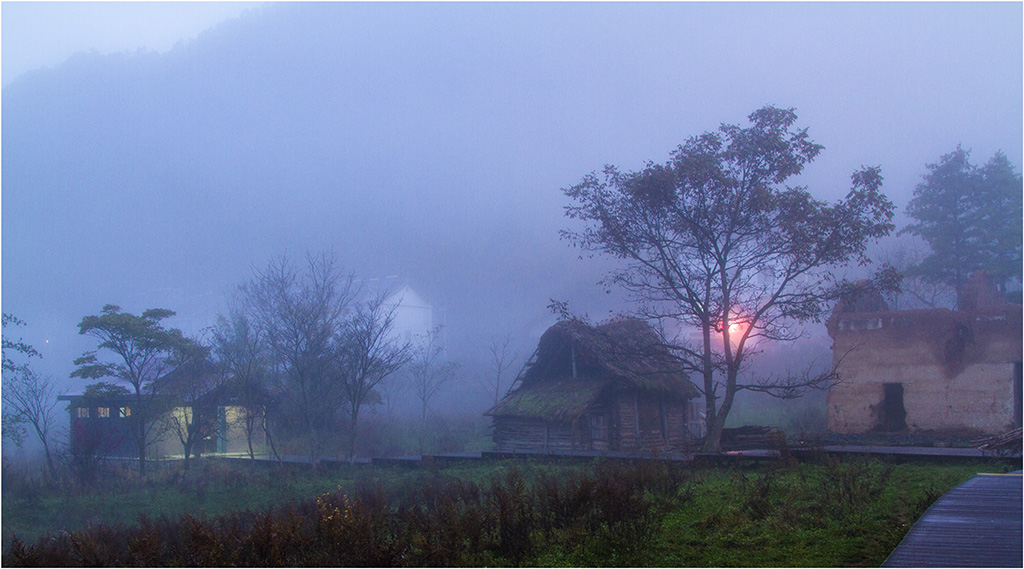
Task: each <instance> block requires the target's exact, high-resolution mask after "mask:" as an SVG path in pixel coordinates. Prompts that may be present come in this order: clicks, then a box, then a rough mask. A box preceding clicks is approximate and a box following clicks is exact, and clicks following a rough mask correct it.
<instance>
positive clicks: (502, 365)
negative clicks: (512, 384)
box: [481, 334, 519, 406]
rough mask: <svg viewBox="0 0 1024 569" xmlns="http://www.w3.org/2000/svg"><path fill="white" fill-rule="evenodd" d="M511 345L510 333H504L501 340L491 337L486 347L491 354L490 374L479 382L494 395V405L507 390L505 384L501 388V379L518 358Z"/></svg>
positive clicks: (502, 383)
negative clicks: (503, 387) (489, 343)
mask: <svg viewBox="0 0 1024 569" xmlns="http://www.w3.org/2000/svg"><path fill="white" fill-rule="evenodd" d="M511 346H512V334H506V335H505V338H504V339H503V340H502V341H501V342H499V341H498V339H497V338H491V345H490V346H489V347H488V350H489V351H490V354H491V375H490V376H487V377H486V378H485V379H483V380H482V381H481V383H483V385H484V387H485V388H486V389H487V391H488V393H489V394H491V395H493V396H494V405H495V406H497V405H498V402H499V401H500V400H501V396H502V395H504V393H505V392H506V391H508V387H507V386H506V388H505V389H504V390H502V389H501V388H502V386H503V385H505V383H504V382H503V381H502V380H503V378H504V377H505V374H506V372H508V371H509V370H510V369H512V366H513V365H515V363H516V360H517V359H519V353H518V352H516V351H513V350H512V348H511Z"/></svg>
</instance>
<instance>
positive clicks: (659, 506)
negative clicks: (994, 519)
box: [2, 456, 1004, 567]
mask: <svg viewBox="0 0 1024 569" xmlns="http://www.w3.org/2000/svg"><path fill="white" fill-rule="evenodd" d="M197 466H200V468H202V469H204V470H203V472H202V476H200V477H196V479H195V480H202V481H197V482H189V483H186V484H185V485H176V484H173V482H172V483H170V484H168V482H169V481H171V480H173V478H171V477H169V476H168V477H167V479H166V480H165V479H163V478H162V477H161V476H160V475H159V474H158V475H156V476H154V477H152V478H151V479H150V480H146V481H138V480H135V481H131V480H129V482H128V487H129V489H128V490H125V491H116V490H115V489H114V488H109V489H106V490H102V491H100V492H99V493H97V494H95V495H89V494H81V495H77V494H76V493H75V492H73V491H68V492H64V493H63V494H61V493H59V492H57V493H54V495H48V493H38V494H37V495H34V496H33V495H17V496H9V495H8V494H9V493H8V491H7V490H8V488H7V482H8V481H7V480H6V479H5V492H4V496H3V516H4V519H3V521H4V524H3V525H4V534H5V542H6V541H7V539H8V538H9V536H10V535H12V534H17V535H18V539H17V540H13V539H12V540H11V542H10V543H11V545H5V550H4V555H3V560H2V561H3V564H4V565H6V566H16V565H31V564H37V565H84V564H99V565H127V564H131V565H138V564H143V565H210V566H219V565H246V566H253V565H273V566H282V565H289V566H319V565H329V566H344V565H362V566H392V565H401V566H410V565H412V566H435V565H444V566H491V565H506V566H512V565H526V566H625V565H630V566H643V565H657V566H702V567H708V566H710V567H715V566H861V565H875V566H877V565H879V564H880V563H881V562H882V561H883V560H884V559H885V557H886V556H887V555H888V553H889V552H890V551H891V550H892V549H893V547H895V546H896V545H897V544H898V543H899V541H900V539H902V537H903V535H904V534H905V533H906V531H907V530H908V529H909V526H910V525H911V524H912V523H913V522H914V520H916V518H917V517H918V516H919V515H920V514H921V513H922V512H923V511H924V510H925V509H926V508H927V507H928V505H930V503H931V502H932V501H933V500H934V499H935V498H937V497H938V496H940V495H942V494H943V493H945V492H946V491H948V490H949V489H950V488H952V487H953V486H955V485H956V484H959V483H960V482H962V481H963V480H966V479H967V478H969V477H970V476H971V475H973V474H975V473H977V472H983V471H988V472H1000V471H1003V470H1004V467H1003V466H1002V465H1000V464H998V463H991V462H976V463H966V464H964V463H957V464H951V463H948V462H937V461H930V462H919V463H915V464H888V463H885V462H881V461H877V460H870V459H850V460H840V459H836V458H833V457H829V456H823V457H821V458H820V459H819V460H818V461H815V462H808V463H797V462H795V461H792V460H779V461H775V462H773V463H764V464H753V463H748V464H743V465H734V466H733V467H730V468H712V467H705V466H701V465H694V464H685V465H679V464H667V463H662V462H656V461H642V462H638V463H611V462H601V461H597V462H594V463H586V464H575V465H570V464H549V465H539V464H529V463H510V462H499V463H466V464H462V465H459V466H453V467H447V468H420V469H414V470H406V471H397V470H391V469H380V468H362V469H360V468H358V467H352V468H349V467H344V468H341V469H339V470H336V471H331V472H326V473H320V474H314V473H309V472H305V471H301V470H297V469H272V468H269V469H268V468H265V469H258V470H249V469H245V468H239V467H231V466H228V465H226V464H224V463H223V462H220V461H203V462H202V463H201V464H200V465H197ZM29 494H31V493H29ZM54 514H60V517H59V518H58V519H59V520H60V522H59V523H54V522H53V517H52V516H54Z"/></svg>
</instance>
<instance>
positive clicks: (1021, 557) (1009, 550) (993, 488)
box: [882, 472, 1024, 567]
mask: <svg viewBox="0 0 1024 569" xmlns="http://www.w3.org/2000/svg"><path fill="white" fill-rule="evenodd" d="M1022 489H1024V479H1022V478H1021V473H1020V472H1016V473H1013V474H979V475H977V476H975V477H973V478H971V479H970V480H968V481H967V482H964V483H963V484H961V485H959V486H957V487H956V488H954V489H952V490H950V491H949V492H947V493H946V494H945V495H943V496H942V497H941V498H939V499H938V500H936V502H935V503H934V504H932V506H931V507H930V508H928V510H927V511H926V512H925V513H924V515H922V516H921V519H919V520H918V521H917V523H915V524H914V527H912V528H910V531H909V532H908V533H907V535H906V537H904V538H903V541H902V542H901V543H900V544H899V546H898V547H897V548H896V549H894V550H893V552H892V553H891V554H890V555H889V558H888V559H886V560H885V563H883V564H882V566H883V567H1024V550H1022V544H1024V508H1022V504H1024V490H1022Z"/></svg>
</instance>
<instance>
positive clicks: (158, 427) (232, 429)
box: [58, 383, 266, 458]
mask: <svg viewBox="0 0 1024 569" xmlns="http://www.w3.org/2000/svg"><path fill="white" fill-rule="evenodd" d="M105 385H106V387H108V388H109V387H114V386H110V385H109V384H105ZM58 399H59V400H61V401H67V402H68V413H69V414H70V445H71V452H72V454H85V455H93V456H105V457H113V458H138V449H137V447H136V441H135V437H134V434H133V433H134V431H133V429H134V428H135V427H136V425H137V423H136V421H138V419H139V417H140V416H141V415H146V416H148V423H147V425H146V429H147V433H148V436H147V440H149V441H151V443H150V445H149V446H148V448H147V457H148V458H165V457H174V456H181V455H183V453H184V445H183V443H182V441H181V437H180V436H179V429H180V426H181V425H182V423H183V420H185V419H187V420H188V421H189V422H191V420H192V419H193V417H195V416H196V415H195V413H197V412H198V411H200V409H197V408H196V406H199V405H201V406H202V409H201V417H202V419H201V421H200V422H201V423H202V424H201V425H200V426H199V429H200V433H201V437H200V438H201V440H199V441H198V442H197V444H196V446H195V447H194V449H193V452H194V453H200V454H204V455H205V454H243V453H247V452H248V449H249V441H248V438H247V436H246V428H245V424H246V419H247V418H248V419H252V418H253V415H254V413H253V412H250V411H248V410H247V409H246V408H245V407H244V406H242V405H239V404H238V401H237V399H238V398H237V397H236V396H234V394H233V393H232V386H231V384H230V383H229V384H226V385H224V386H222V387H221V388H219V389H217V390H215V391H212V392H211V393H210V394H209V396H208V397H205V398H204V399H203V401H202V402H197V403H194V404H193V405H183V404H181V402H180V400H178V399H176V398H173V397H170V396H167V395H157V396H145V397H144V398H143V401H144V404H145V405H148V406H149V410H150V412H149V413H142V414H140V413H139V409H138V407H137V406H138V405H139V401H138V399H136V397H135V396H134V395H132V394H130V393H127V392H126V391H124V392H122V391H121V390H116V389H102V390H95V389H86V392H85V393H83V394H81V395H63V396H61V397H59V398H58ZM256 420H257V421H260V420H262V417H259V416H257V417H256ZM265 448H266V436H265V434H264V433H263V431H262V429H255V430H254V437H253V450H254V452H256V453H260V454H262V453H263V452H265Z"/></svg>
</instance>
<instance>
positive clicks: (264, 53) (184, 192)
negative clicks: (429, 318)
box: [2, 3, 1024, 414]
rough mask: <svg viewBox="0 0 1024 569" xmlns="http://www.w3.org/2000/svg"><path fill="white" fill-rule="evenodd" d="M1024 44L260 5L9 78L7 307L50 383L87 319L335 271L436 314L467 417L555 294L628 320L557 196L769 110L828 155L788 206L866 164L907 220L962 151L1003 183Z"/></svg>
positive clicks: (832, 22) (885, 26) (898, 30)
mask: <svg viewBox="0 0 1024 569" xmlns="http://www.w3.org/2000/svg"><path fill="white" fill-rule="evenodd" d="M9 7H10V4H5V5H4V6H3V11H4V19H3V34H4V38H5V39H4V50H5V51H6V50H7V48H8V44H7V41H8V36H9V30H10V29H11V28H14V27H17V26H18V25H19V23H20V22H21V20H19V19H17V18H16V17H13V16H12V17H8V9H9ZM22 9H28V8H22ZM15 16H16V14H15ZM1020 21H1021V6H1020V4H1014V3H1006V4H1003V3H995V4H974V3H968V4H959V3H942V4H919V3H912V4H878V3H866V4H845V3H844V4H833V3H829V4H806V3H794V4H775V3H763V4H762V3H754V4H748V3H742V4H731V3H708V4H705V3H693V4H691V3H656V4H632V3H625V4H620V3H595V4H589V3H568V4H544V3H524V4H518V3H513V4H505V3H500V4H495V3H480V4H462V3H444V4H431V3H422V4H421V3H414V4H406V3H382V4H377V3H294V4H293V3H282V4H267V5H262V6H260V7H257V8H255V9H252V10H249V11H246V12H245V13H244V14H242V15H241V16H240V17H237V18H233V19H229V20H227V21H224V22H221V23H219V24H217V25H215V26H213V27H212V28H210V29H208V30H207V31H205V32H203V33H201V34H199V35H198V37H196V38H194V39H185V40H184V41H181V42H179V43H178V44H177V45H174V47H172V48H169V49H166V50H163V51H159V52H157V51H150V50H139V51H130V52H123V53H113V54H100V53H98V52H93V53H75V54H74V55H71V56H70V57H69V58H68V59H67V60H66V61H63V62H61V63H59V64H57V65H54V66H50V67H44V68H38V69H31V70H29V71H26V72H24V73H21V74H19V75H18V76H16V77H10V76H8V74H7V72H6V70H5V73H4V77H3V89H2V212H3V213H2V216H3V217H2V263H3V264H2V271H3V272H2V285H3V289H2V293H3V296H2V302H3V312H5V313H10V314H14V315H16V316H17V317H18V318H20V319H22V320H24V321H25V322H26V323H27V326H25V327H24V328H21V329H18V330H16V332H17V333H18V335H20V336H21V337H23V338H24V340H25V341H26V342H27V343H29V344H31V345H33V346H34V347H35V348H36V349H38V350H39V352H40V353H41V354H42V356H43V357H42V359H40V360H36V361H34V362H33V367H35V368H36V369H38V370H39V371H41V372H43V373H47V374H52V375H54V376H57V377H59V378H61V379H64V378H68V376H69V373H70V372H71V371H72V370H73V369H74V366H73V365H72V360H73V359H74V358H75V357H77V356H78V355H80V354H81V353H82V352H83V351H85V350H87V349H92V348H93V347H94V346H95V343H94V342H90V341H89V340H88V339H86V338H83V337H80V336H79V335H78V333H77V332H78V330H77V324H78V323H79V321H80V320H81V319H82V317H83V316H85V315H87V314H97V313H98V312H99V310H100V309H101V307H102V306H103V305H105V304H107V303H113V304H117V305H119V306H121V307H123V308H124V310H126V311H129V312H133V313H140V312H141V311H143V310H145V309H148V308H154V307H159V308H167V309H170V310H174V311H176V312H177V315H176V316H175V317H173V318H171V319H169V320H168V321H167V325H168V326H171V327H177V328H180V329H182V330H183V331H184V332H186V333H196V332H198V331H199V330H201V329H203V328H205V327H207V326H210V325H212V324H213V323H214V321H215V318H216V316H217V314H218V313H223V312H224V311H225V310H226V306H227V304H226V302H227V299H228V298H229V296H230V295H231V294H232V293H233V291H234V290H235V289H236V288H237V286H238V285H239V284H241V283H243V282H244V281H246V280H247V279H249V278H250V277H251V276H252V272H253V270H254V268H261V267H263V266H265V265H266V263H267V262H268V261H269V260H270V259H273V258H276V257H279V256H281V255H288V256H291V257H293V258H302V257H303V256H304V255H306V253H307V252H331V253H333V254H334V255H335V257H336V258H337V260H338V262H339V264H340V265H341V266H342V267H343V268H344V269H345V270H346V271H349V272H351V273H353V274H355V275H356V276H357V277H358V278H361V279H375V278H376V279H383V278H388V277H397V280H398V281H401V282H404V283H407V284H408V285H409V286H410V287H412V288H413V289H414V290H415V291H416V292H417V293H418V294H419V295H420V296H422V297H423V299H425V300H426V301H427V302H429V303H431V304H432V305H433V306H434V307H435V308H436V309H438V310H439V314H441V315H442V318H443V323H444V325H445V331H446V342H447V349H448V356H449V357H450V358H451V359H452V360H455V361H459V362H461V367H460V378H459V380H458V381H456V382H453V383H451V384H450V385H449V386H448V387H447V388H446V391H445V393H444V394H443V396H442V397H439V399H438V404H437V405H436V409H435V410H444V409H448V408H457V409H459V410H461V411H464V412H468V413H470V414H478V413H480V412H482V411H484V410H485V409H486V408H487V407H488V400H489V395H488V393H487V390H486V387H482V386H481V381H480V379H479V375H481V374H485V373H486V372H487V370H488V365H489V364H488V358H489V354H488V346H489V345H490V343H491V341H492V340H493V339H499V340H500V339H502V338H505V337H506V336H510V337H511V338H512V347H513V348H514V351H516V352H517V353H518V354H519V355H520V360H524V359H525V358H526V357H528V356H529V354H530V353H531V352H532V351H533V349H534V347H535V346H536V343H537V340H538V338H539V337H540V334H541V333H542V332H543V331H544V330H545V329H546V328H547V327H548V326H550V325H551V324H552V323H554V322H555V320H556V315H555V314H553V313H552V311H551V310H549V309H548V308H547V306H548V304H549V303H550V301H551V300H552V299H554V300H559V301H566V302H568V303H569V306H570V308H571V309H572V310H573V311H576V312H578V313H581V314H583V313H585V314H587V315H589V317H590V318H591V319H593V320H601V319H602V318H605V317H606V316H608V315H609V314H611V313H614V312H619V311H628V310H629V309H630V305H629V304H628V303H626V302H625V300H624V295H623V294H622V293H621V292H620V291H618V290H615V289H606V288H605V287H602V286H599V285H598V284H597V282H598V281H599V280H600V279H601V277H602V276H603V275H604V274H605V273H606V271H607V270H608V269H609V268H610V267H611V261H609V260H608V259H604V258H600V257H595V258H590V257H588V256H586V255H584V256H581V255H580V252H579V251H577V250H574V249H572V248H571V247H570V246H569V244H568V243H567V242H565V241H563V240H561V239H560V238H559V233H558V232H559V230H560V229H564V228H566V227H569V226H570V221H569V220H566V219H565V217H564V215H563V207H564V206H566V205H567V200H566V197H565V196H564V195H563V194H562V192H561V191H560V190H561V189H562V188H566V187H569V186H571V185H573V184H576V183H578V182H579V180H580V179H581V177H582V176H584V175H585V174H587V173H589V172H592V171H595V170H600V169H601V168H603V167H604V165H605V164H615V165H618V166H619V167H620V168H622V169H625V170H633V169H637V168H640V167H642V166H643V164H644V163H645V161H648V160H652V161H655V162H662V161H664V160H666V159H667V158H668V155H669V153H670V151H671V150H673V149H674V148H675V147H676V146H677V145H679V144H681V143H682V142H684V140H685V139H686V138H688V137H690V136H693V135H697V134H699V133H701V132H704V131H708V130H713V129H715V128H717V127H718V126H719V125H720V124H721V123H741V122H743V121H744V119H745V117H746V116H747V115H748V114H749V113H750V112H752V111H754V110H755V109H757V108H760V107H762V106H764V105H768V104H774V105H778V106H780V107H783V108H789V107H792V108H795V109H796V112H797V114H798V116H799V121H798V125H799V126H800V127H806V128H808V129H809V133H810V135H811V137H812V138H813V140H814V141H816V142H818V143H820V144H822V145H824V147H825V148H824V151H823V152H822V153H821V155H820V156H819V157H818V158H817V160H815V161H814V162H813V163H812V164H810V165H809V166H808V168H807V169H806V170H805V171H804V173H803V174H802V175H801V177H800V180H799V182H800V184H802V185H806V186H807V187H808V189H809V191H810V192H811V193H812V194H813V195H814V196H815V197H817V198H818V199H824V200H835V199H839V198H841V197H843V196H844V195H845V192H846V191H847V190H848V189H849V180H850V174H851V172H853V171H854V170H856V169H858V168H860V167H862V166H875V165H880V166H881V170H882V175H883V176H884V179H885V182H884V186H883V191H884V192H885V193H886V194H887V195H888V196H889V197H890V199H891V200H892V201H893V202H894V203H895V204H896V205H897V208H898V210H897V211H898V213H897V226H902V225H903V224H904V219H903V217H902V212H901V211H900V209H899V208H902V207H903V206H905V205H906V203H907V202H908V201H909V199H910V198H911V195H912V191H913V188H914V186H915V185H916V184H917V183H919V182H920V180H921V176H922V175H923V174H924V173H925V164H927V163H932V162H935V161H936V160H938V158H939V157H940V156H941V155H942V154H944V153H947V152H950V151H951V150H952V149H954V148H956V146H957V145H958V144H962V145H963V146H964V148H967V149H970V150H971V151H972V153H973V154H972V156H973V157H974V158H975V159H976V160H975V161H976V162H977V163H983V162H984V161H985V160H987V159H988V158H989V157H990V156H992V155H993V154H994V153H995V152H997V151H1002V152H1004V153H1005V154H1006V155H1007V156H1008V157H1009V160H1010V162H1011V163H1013V164H1014V165H1015V166H1017V168H1018V171H1019V167H1020V164H1021V154H1022V138H1024V137H1022V131H1021V124H1022V120H1024V119H1022V107H1024V105H1022V95H1021V84H1022V69H1024V62H1022V50H1021V45H1022V37H1021V26H1020ZM111 25H112V26H113V25H114V23H111ZM11 36H13V37H22V36H15V35H14V34H13V33H12V34H11ZM6 64H7V61H6V60H5V65H6ZM856 270H859V269H855V270H854V271H853V272H854V273H856ZM5 333H6V332H5ZM807 334H808V335H810V336H813V337H815V340H813V342H814V344H813V347H812V348H808V349H805V350H803V351H802V352H801V353H804V352H807V353H810V352H813V354H814V357H816V358H819V359H820V358H821V357H822V355H824V357H825V358H827V357H828V350H827V348H828V341H827V338H822V336H823V334H824V328H823V326H821V325H814V324H812V325H810V326H809V328H808V331H807ZM778 360H779V358H775V359H774V360H773V361H778ZM520 363H521V362H520ZM823 363H826V362H823ZM800 364H801V365H802V364H803V362H800ZM84 384H85V383H84V382H82V381H81V380H70V379H68V380H67V386H68V388H69V389H70V390H71V392H73V393H78V392H80V391H81V389H82V388H83V387H84ZM467 401H468V402H469V403H467ZM409 407H410V412H413V413H415V412H416V408H415V405H412V404H410V405H409Z"/></svg>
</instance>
